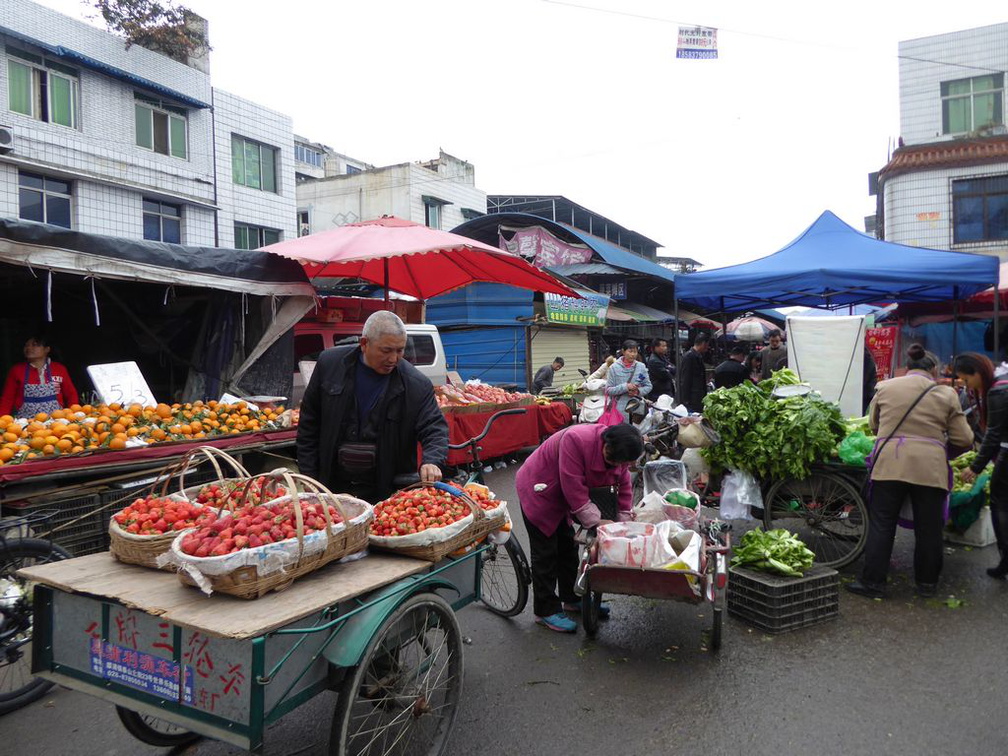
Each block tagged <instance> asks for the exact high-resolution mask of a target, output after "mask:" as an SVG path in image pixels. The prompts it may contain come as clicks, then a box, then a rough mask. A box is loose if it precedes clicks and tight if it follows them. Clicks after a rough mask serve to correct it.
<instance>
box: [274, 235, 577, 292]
mask: <svg viewBox="0 0 1008 756" xmlns="http://www.w3.org/2000/svg"><path fill="white" fill-rule="evenodd" d="M263 249H265V250H266V251H267V252H272V253H273V254H276V255H281V256H282V257H289V258H291V259H294V260H297V261H299V262H300V263H301V264H302V265H304V267H305V272H307V273H308V276H309V277H310V278H323V277H324V278H357V279H361V280H363V281H370V282H371V283H376V284H379V285H380V286H384V287H385V296H386V300H387V299H388V292H389V290H390V289H391V290H394V291H398V292H400V293H402V294H409V295H410V296H413V297H417V298H418V299H430V298H431V297H436V296H438V295H439V294H447V293H448V292H449V291H453V290H455V289H458V288H461V287H463V286H466V285H468V284H471V283H476V282H484V283H501V284H508V285H510V286H517V287H519V288H522V289H531V290H533V291H542V292H546V293H549V294H560V295H563V296H567V297H577V296H578V295H577V293H575V292H574V291H572V290H571V289H569V288H568V287H567V286H565V285H564V284H562V283H560V282H559V281H557V280H556V279H555V278H553V277H552V276H551V275H549V274H548V273H546V272H545V271H542V270H540V269H539V268H536V267H535V266H533V265H530V264H529V263H527V262H525V261H524V260H523V259H522V258H521V257H519V256H518V255H514V254H511V253H510V252H505V251H504V250H502V249H498V248H497V247H491V246H490V245H488V244H483V243H481V242H478V241H475V240H474V239H468V238H466V237H464V236H459V235H458V234H452V233H449V232H447V231H438V230H437V229H433V228H428V227H427V226H424V225H421V224H419V223H413V222H412V221H408V220H403V219H402V218H394V217H388V216H386V217H384V218H379V219H378V220H373V221H365V222H363V223H351V224H349V225H346V226H340V227H339V228H334V229H331V230H329V231H322V232H320V233H317V234H310V235H309V236H302V237H300V238H298V239H291V240H290V241H284V242H280V243H278V244H271V245H270V246H268V247H264V248H263Z"/></svg>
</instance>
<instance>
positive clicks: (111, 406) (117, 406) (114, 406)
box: [108, 402, 122, 412]
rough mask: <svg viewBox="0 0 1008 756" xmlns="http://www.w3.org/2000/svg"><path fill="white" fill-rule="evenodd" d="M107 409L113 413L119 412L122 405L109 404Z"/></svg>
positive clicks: (117, 403) (116, 403)
mask: <svg viewBox="0 0 1008 756" xmlns="http://www.w3.org/2000/svg"><path fill="white" fill-rule="evenodd" d="M108 407H109V409H110V410H112V411H113V412H119V411H120V410H122V405H121V404H119V402H112V404H110V405H109V406H108Z"/></svg>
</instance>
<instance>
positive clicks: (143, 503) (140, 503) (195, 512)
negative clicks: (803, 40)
mask: <svg viewBox="0 0 1008 756" xmlns="http://www.w3.org/2000/svg"><path fill="white" fill-rule="evenodd" d="M216 517H217V513H216V512H215V511H214V510H213V509H210V508H209V507H201V506H199V505H197V504H193V502H191V501H184V500H178V499H172V498H167V497H165V498H162V497H160V496H154V495H151V496H148V497H146V498H143V499H136V500H135V501H134V502H133V503H132V504H130V505H129V506H128V507H126V508H125V509H124V510H122V511H121V512H119V513H117V514H115V515H113V516H112V519H113V520H115V522H116V524H117V525H118V526H119V527H120V528H122V529H123V530H125V531H126V532H127V533H133V534H134V535H149V536H157V535H164V534H165V533H168V532H173V531H179V530H185V529H186V528H192V527H197V526H199V525H203V524H205V523H207V522H213V520H214V519H216Z"/></svg>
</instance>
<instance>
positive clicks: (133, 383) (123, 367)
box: [87, 362, 157, 407]
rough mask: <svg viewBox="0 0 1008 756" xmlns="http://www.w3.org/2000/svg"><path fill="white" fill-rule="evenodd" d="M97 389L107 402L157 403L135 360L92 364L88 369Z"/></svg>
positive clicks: (124, 404)
mask: <svg viewBox="0 0 1008 756" xmlns="http://www.w3.org/2000/svg"><path fill="white" fill-rule="evenodd" d="M87 371H88V375H89V376H90V377H91V383H93V384H94V387H95V391H96V392H98V396H99V397H101V400H102V402H104V403H105V404H121V405H122V406H124V407H128V406H129V405H131V404H141V405H143V406H144V407H147V406H149V405H155V404H157V400H155V399H154V392H153V391H151V390H150V387H149V386H148V385H147V381H145V380H144V377H143V373H141V372H140V367H139V365H137V364H136V363H135V362H110V363H108V364H105V365H90V366H89V367H88V369H87Z"/></svg>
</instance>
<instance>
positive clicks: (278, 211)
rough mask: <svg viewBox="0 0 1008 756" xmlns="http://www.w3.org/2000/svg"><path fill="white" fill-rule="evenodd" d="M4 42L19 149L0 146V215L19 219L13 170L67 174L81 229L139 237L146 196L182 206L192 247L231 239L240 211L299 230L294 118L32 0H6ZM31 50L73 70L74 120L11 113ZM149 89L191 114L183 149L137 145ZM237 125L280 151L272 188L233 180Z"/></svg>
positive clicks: (0, 35)
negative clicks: (17, 76) (15, 77)
mask: <svg viewBox="0 0 1008 756" xmlns="http://www.w3.org/2000/svg"><path fill="white" fill-rule="evenodd" d="M0 46H2V47H0V126H4V127H8V128H9V129H11V131H12V132H13V135H14V144H13V149H12V150H11V151H10V152H7V153H0V216H8V217H18V216H19V212H20V203H19V193H18V176H19V172H29V173H34V174H41V175H44V176H51V177H54V178H60V179H63V180H68V181H71V182H72V202H71V223H72V226H73V228H75V229H78V230H81V231H86V232H93V233H102V234H110V235H114V236H121V237H126V238H132V239H142V238H144V219H143V201H144V200H145V199H147V200H154V201H157V202H162V203H170V204H171V205H174V206H177V207H179V208H180V209H181V216H182V223H181V226H182V232H181V241H182V242H183V243H185V244H188V245H193V246H214V245H215V244H216V245H217V246H222V247H229V246H233V242H234V232H233V225H234V221H235V220H236V219H237V220H243V221H247V222H250V223H256V224H259V225H271V226H272V227H275V228H276V229H278V230H280V231H281V232H282V238H289V237H292V236H293V235H294V234H295V205H294V172H293V167H292V165H293V164H292V161H293V130H292V126H291V122H290V119H289V118H287V117H285V116H282V115H280V114H277V113H274V112H273V111H269V110H267V109H265V108H261V107H259V106H257V105H255V104H254V103H250V102H247V101H244V100H240V99H239V98H237V97H234V96H233V95H230V94H227V93H225V92H221V91H219V90H214V89H213V88H212V86H211V83H210V77H209V75H208V74H206V73H204V72H203V71H201V70H198V69H197V68H195V67H193V66H189V65H185V64H183V63H179V62H177V61H174V60H172V59H170V58H168V57H166V56H164V55H161V54H159V53H156V52H152V51H150V50H146V49H144V48H142V47H139V46H136V45H134V46H132V47H130V48H129V49H126V46H125V43H124V42H123V41H122V40H121V39H119V38H117V37H115V36H113V35H111V34H109V33H107V32H105V31H103V30H101V29H98V28H96V27H93V26H90V25H89V24H86V23H83V22H81V21H77V20H75V19H72V18H70V17H68V16H64V15H62V14H60V13H57V12H56V11H53V10H50V9H48V8H44V7H42V6H39V5H36V4H34V3H31V2H28V0H3V2H0ZM58 48H64V49H66V50H69V51H70V53H71V54H70V55H68V56H67V55H64V56H61V55H59V54H58V53H56V52H55V51H56V50H57V49H58ZM26 53H27V54H28V55H29V56H32V55H34V56H42V57H43V58H44V59H45V60H46V61H47V62H48V61H52V64H53V65H54V66H56V65H58V66H60V67H61V69H62V70H63V71H64V72H65V71H66V70H69V71H70V72H72V73H74V74H75V78H76V81H77V83H78V91H79V95H78V98H77V112H76V121H77V123H76V128H74V127H71V126H64V125H59V124H57V123H50V122H46V121H45V120H39V119H37V118H34V117H32V116H29V115H23V114H21V113H20V112H17V111H16V110H15V109H14V106H13V100H12V98H13V95H12V94H11V88H12V87H11V82H10V81H9V71H10V64H9V61H10V60H11V59H12V58H13V60H14V61H15V62H16V63H18V62H20V63H23V62H24V60H25V58H24V57H23V56H24V55H25V54H26ZM19 56H20V57H19ZM82 61H88V62H82ZM43 67H45V65H44V64H43ZM15 68H16V66H15ZM53 70H56V69H55V67H54V68H53ZM131 77H138V78H131ZM143 97H146V98H150V99H151V100H156V101H158V104H155V105H153V108H154V109H155V110H156V111H157V112H159V113H162V112H171V113H174V114H175V115H180V114H184V121H185V156H184V157H180V156H175V155H169V154H160V153H159V152H156V151H154V150H153V149H148V148H145V147H142V146H138V142H139V141H141V139H140V137H139V136H138V134H137V125H136V116H135V106H136V104H137V103H138V102H140V103H141V104H142V103H143V102H144V100H140V99H138V98H143ZM204 106H205V107H204ZM211 106H214V107H211ZM162 107H165V108H166V111H161V110H160V108H162ZM236 128H237V129H238V130H239V131H244V132H247V133H246V136H248V137H250V138H255V139H258V140H261V141H266V142H269V143H270V144H275V145H276V146H277V147H279V148H280V150H279V153H278V154H279V160H278V166H277V167H278V171H277V178H278V182H279V183H278V187H277V192H275V193H267V192H261V191H256V190H248V189H246V188H245V187H235V186H233V181H232V173H231V147H230V134H231V131H232V130H233V129H236Z"/></svg>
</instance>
